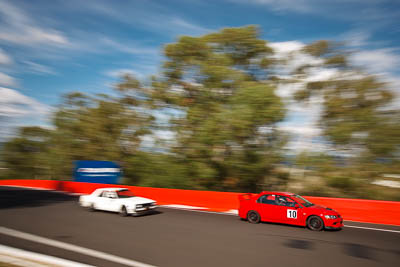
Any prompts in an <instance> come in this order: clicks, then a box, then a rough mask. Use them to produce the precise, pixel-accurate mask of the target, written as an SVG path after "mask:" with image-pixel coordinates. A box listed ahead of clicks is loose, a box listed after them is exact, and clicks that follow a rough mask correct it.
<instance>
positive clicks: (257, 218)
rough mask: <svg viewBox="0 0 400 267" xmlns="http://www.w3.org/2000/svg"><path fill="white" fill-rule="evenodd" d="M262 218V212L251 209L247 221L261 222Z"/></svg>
mask: <svg viewBox="0 0 400 267" xmlns="http://www.w3.org/2000/svg"><path fill="white" fill-rule="evenodd" d="M260 220H261V217H260V214H258V212H257V211H255V210H251V211H249V212H248V213H247V221H248V222H249V223H259V222H260Z"/></svg>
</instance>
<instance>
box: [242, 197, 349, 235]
mask: <svg viewBox="0 0 400 267" xmlns="http://www.w3.org/2000/svg"><path fill="white" fill-rule="evenodd" d="M239 202H240V207H239V216H240V218H242V219H247V220H248V221H249V222H250V223H259V222H260V221H263V222H274V223H285V224H294V225H300V226H306V227H308V228H309V229H311V230H314V231H321V230H322V229H324V228H325V229H341V228H342V227H343V218H342V217H341V216H340V214H339V213H338V212H336V211H335V210H333V209H330V208H327V207H324V206H319V205H315V204H313V203H311V202H310V201H308V200H307V199H305V198H303V197H301V196H299V195H296V194H292V193H286V192H267V191H264V192H262V193H260V194H243V195H240V196H239Z"/></svg>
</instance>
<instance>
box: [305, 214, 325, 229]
mask: <svg viewBox="0 0 400 267" xmlns="http://www.w3.org/2000/svg"><path fill="white" fill-rule="evenodd" d="M307 227H308V228H309V229H310V230H313V231H321V230H322V229H324V222H323V221H322V219H321V218H320V217H318V216H310V217H309V218H308V219H307Z"/></svg>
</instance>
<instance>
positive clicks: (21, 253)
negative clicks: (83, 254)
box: [0, 245, 93, 267]
mask: <svg viewBox="0 0 400 267" xmlns="http://www.w3.org/2000/svg"><path fill="white" fill-rule="evenodd" d="M0 261H4V262H7V263H10V264H13V263H14V264H15V265H18V266H29V267H32V266H41V267H43V266H49V265H51V266H58V267H72V266H73V267H93V265H87V264H84V263H80V262H76V261H70V260H65V259H61V258H57V257H53V256H48V255H44V254H39V253H35V252H31V251H26V250H22V249H18V248H13V247H8V246H3V245H0Z"/></svg>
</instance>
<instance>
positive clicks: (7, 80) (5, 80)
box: [0, 72, 17, 86]
mask: <svg viewBox="0 0 400 267" xmlns="http://www.w3.org/2000/svg"><path fill="white" fill-rule="evenodd" d="M0 85H3V86H16V85H17V81H16V80H15V79H14V78H13V77H11V76H9V75H7V74H5V73H2V72H0Z"/></svg>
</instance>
